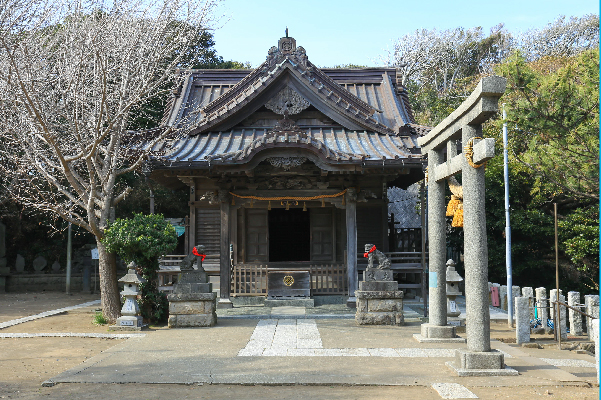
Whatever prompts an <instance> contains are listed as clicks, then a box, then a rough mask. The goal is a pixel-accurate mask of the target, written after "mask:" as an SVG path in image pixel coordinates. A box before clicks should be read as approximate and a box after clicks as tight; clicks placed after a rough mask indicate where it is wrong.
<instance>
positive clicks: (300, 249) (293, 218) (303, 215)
mask: <svg viewBox="0 0 601 400" xmlns="http://www.w3.org/2000/svg"><path fill="white" fill-rule="evenodd" d="M309 239H310V223H309V212H308V211H303V210H302V209H300V208H293V209H290V210H286V209H283V208H276V209H273V210H269V261H270V262H275V261H309V260H310V259H311V255H310V249H311V247H310V243H309Z"/></svg>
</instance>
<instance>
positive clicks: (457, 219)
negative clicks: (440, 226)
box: [451, 204, 463, 228]
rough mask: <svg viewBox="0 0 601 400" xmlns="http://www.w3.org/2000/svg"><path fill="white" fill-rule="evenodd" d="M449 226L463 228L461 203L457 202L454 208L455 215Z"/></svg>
mask: <svg viewBox="0 0 601 400" xmlns="http://www.w3.org/2000/svg"><path fill="white" fill-rule="evenodd" d="M451 226H452V227H454V228H463V204H459V205H458V206H457V210H455V215H454V216H453V222H451Z"/></svg>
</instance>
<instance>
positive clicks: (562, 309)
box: [559, 294, 568, 340]
mask: <svg viewBox="0 0 601 400" xmlns="http://www.w3.org/2000/svg"><path fill="white" fill-rule="evenodd" d="M559 301H561V302H562V303H565V302H566V297H565V296H564V295H562V294H560V295H559ZM567 314H568V313H567V312H566V306H561V305H560V306H559V332H560V333H561V340H566V339H567V338H568V318H567V317H568V315H567Z"/></svg>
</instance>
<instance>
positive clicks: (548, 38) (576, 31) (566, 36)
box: [518, 14, 599, 61]
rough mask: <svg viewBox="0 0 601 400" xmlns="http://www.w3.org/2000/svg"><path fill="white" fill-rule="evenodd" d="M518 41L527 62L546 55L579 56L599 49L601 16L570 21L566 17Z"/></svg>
mask: <svg viewBox="0 0 601 400" xmlns="http://www.w3.org/2000/svg"><path fill="white" fill-rule="evenodd" d="M518 42H519V44H518V47H519V49H520V51H521V52H522V53H523V55H524V56H525V57H526V60H527V61H534V60H538V59H540V58H541V57H545V56H562V57H569V56H575V55H577V54H580V53H581V52H583V51H584V50H589V49H594V48H598V47H599V15H595V14H588V15H584V16H583V17H581V18H578V17H570V18H569V19H568V18H566V17H565V16H563V15H562V16H560V17H559V18H557V19H556V20H555V21H553V22H551V23H549V24H547V26H545V27H544V28H542V29H530V30H528V31H526V32H524V33H522V34H521V35H519V37H518Z"/></svg>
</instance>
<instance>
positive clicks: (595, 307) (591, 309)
mask: <svg viewBox="0 0 601 400" xmlns="http://www.w3.org/2000/svg"><path fill="white" fill-rule="evenodd" d="M584 309H585V313H586V314H588V315H592V316H593V317H595V318H599V295H593V294H587V295H586V296H584ZM593 321H594V320H591V319H590V318H588V317H587V318H586V333H587V335H588V338H589V340H593Z"/></svg>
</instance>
